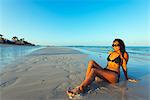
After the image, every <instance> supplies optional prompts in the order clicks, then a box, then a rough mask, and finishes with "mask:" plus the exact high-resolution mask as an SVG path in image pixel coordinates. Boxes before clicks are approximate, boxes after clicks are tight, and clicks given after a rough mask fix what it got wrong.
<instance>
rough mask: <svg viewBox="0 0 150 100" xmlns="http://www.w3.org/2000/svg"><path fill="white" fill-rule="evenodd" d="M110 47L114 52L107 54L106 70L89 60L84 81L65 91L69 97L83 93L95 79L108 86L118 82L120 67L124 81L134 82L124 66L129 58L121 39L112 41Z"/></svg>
mask: <svg viewBox="0 0 150 100" xmlns="http://www.w3.org/2000/svg"><path fill="white" fill-rule="evenodd" d="M112 47H113V49H114V51H113V52H109V56H108V58H107V60H108V63H107V66H106V68H102V67H101V66H100V65H98V64H97V63H96V62H95V61H93V60H90V61H89V63H88V68H87V71H86V77H85V80H84V81H83V82H82V83H81V84H80V86H78V87H76V88H75V89H73V90H71V91H67V94H68V95H69V96H75V95H76V94H80V93H83V92H84V89H85V88H86V87H87V86H88V85H90V84H91V83H92V82H93V81H94V80H95V78H96V77H99V78H102V79H103V80H105V81H107V82H108V83H110V84H114V83H117V82H119V77H120V66H121V67H122V69H123V72H124V75H125V78H126V80H128V81H130V82H136V80H133V79H129V78H128V74H127V66H126V64H127V62H128V59H129V56H128V53H127V52H126V50H125V44H124V42H123V41H122V40H121V39H115V40H114V41H113V44H112Z"/></svg>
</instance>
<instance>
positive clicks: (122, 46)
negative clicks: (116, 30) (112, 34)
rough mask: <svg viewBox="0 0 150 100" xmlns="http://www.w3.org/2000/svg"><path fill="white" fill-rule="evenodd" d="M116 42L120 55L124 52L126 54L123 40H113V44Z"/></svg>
mask: <svg viewBox="0 0 150 100" xmlns="http://www.w3.org/2000/svg"><path fill="white" fill-rule="evenodd" d="M116 41H118V42H119V45H120V51H121V52H122V55H123V54H124V52H126V48H125V44H124V42H123V40H121V39H115V40H114V41H113V42H116Z"/></svg>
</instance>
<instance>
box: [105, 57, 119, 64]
mask: <svg viewBox="0 0 150 100" xmlns="http://www.w3.org/2000/svg"><path fill="white" fill-rule="evenodd" d="M109 57H110V55H109V56H108V57H107V60H108V61H111V62H115V63H121V58H120V56H118V57H116V58H115V59H113V60H110V58H109Z"/></svg>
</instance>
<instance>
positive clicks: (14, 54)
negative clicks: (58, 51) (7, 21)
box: [0, 44, 43, 69]
mask: <svg viewBox="0 0 150 100" xmlns="http://www.w3.org/2000/svg"><path fill="white" fill-rule="evenodd" d="M41 48H43V47H40V46H18V45H3V44H0V69H1V68H4V67H5V66H6V65H8V64H10V63H11V62H13V61H15V60H16V59H18V58H19V57H23V56H25V55H28V54H30V53H31V52H33V51H35V50H37V49H41Z"/></svg>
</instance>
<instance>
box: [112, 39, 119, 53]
mask: <svg viewBox="0 0 150 100" xmlns="http://www.w3.org/2000/svg"><path fill="white" fill-rule="evenodd" d="M112 47H113V49H114V51H118V50H120V45H119V42H118V41H115V42H113V44H112Z"/></svg>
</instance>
